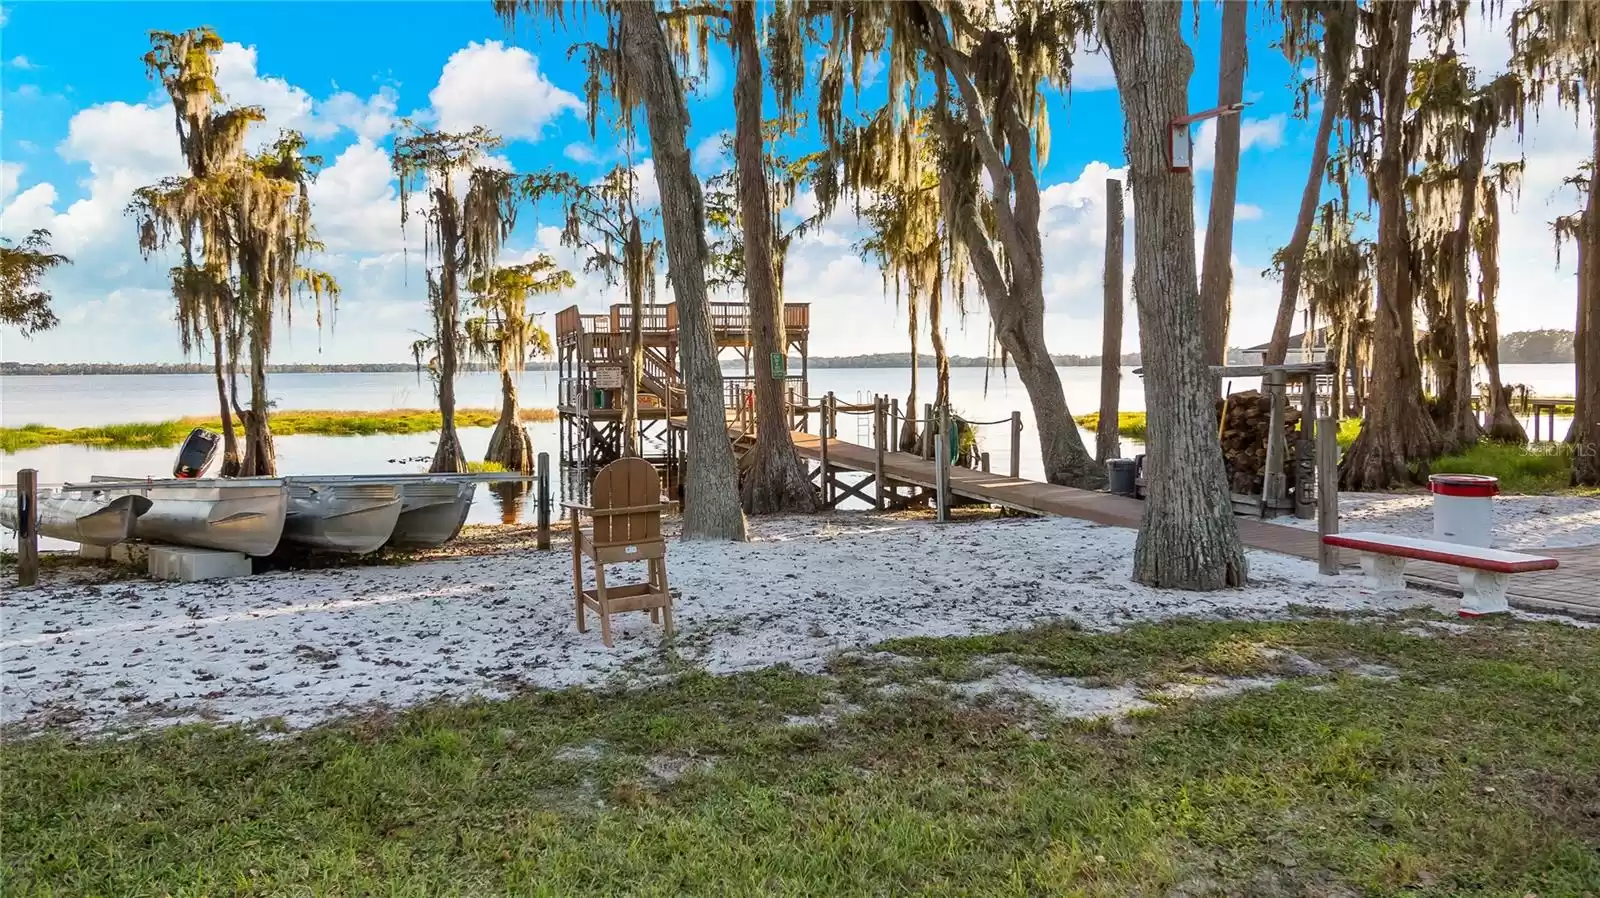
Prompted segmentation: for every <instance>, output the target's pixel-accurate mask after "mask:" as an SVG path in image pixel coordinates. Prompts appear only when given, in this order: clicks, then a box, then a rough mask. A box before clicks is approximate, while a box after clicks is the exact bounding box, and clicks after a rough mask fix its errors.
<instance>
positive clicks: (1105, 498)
mask: <svg viewBox="0 0 1600 898" xmlns="http://www.w3.org/2000/svg"><path fill="white" fill-rule="evenodd" d="M793 439H794V444H795V448H796V449H798V450H799V452H800V454H801V455H802V456H803V457H805V458H807V459H809V460H811V461H814V462H817V463H818V465H819V468H820V466H821V464H822V461H823V457H824V448H823V445H822V438H821V437H820V436H818V435H817V434H811V433H795V434H793ZM826 457H827V464H828V466H829V467H832V468H838V469H842V470H845V471H854V472H859V473H863V474H867V475H870V476H872V477H873V478H876V477H877V476H878V465H879V461H878V451H877V450H876V449H875V448H872V447H869V446H862V445H859V444H856V443H851V442H846V441H844V440H839V439H830V440H828V442H827V447H826ZM936 476H937V471H936V466H935V463H934V462H932V461H929V460H926V459H923V458H921V457H920V456H917V455H912V454H909V453H905V452H884V453H883V461H882V477H883V478H884V480H885V481H886V483H891V482H892V483H899V484H905V485H908V486H913V487H919V488H922V489H927V490H931V489H933V488H934V484H935V479H936ZM822 477H823V480H824V481H826V480H827V479H828V475H827V474H823V475H822ZM949 484H950V491H951V492H952V493H954V494H955V495H957V496H961V497H963V498H967V499H973V500H976V501H979V502H986V503H989V504H992V505H998V506H1001V507H1003V508H1009V509H1012V510H1015V511H1022V512H1027V513H1030V514H1037V515H1054V516H1058V517H1069V518H1080V519H1082V520H1086V521H1092V522H1093V523H1096V524H1104V525H1107V526H1111V527H1128V528H1137V527H1138V526H1139V520H1140V517H1141V516H1142V515H1143V514H1144V502H1142V501H1140V500H1138V499H1133V498H1129V497H1126V496H1115V495H1112V494H1110V493H1100V492H1091V491H1088V490H1080V489H1074V488H1072V487H1067V486H1057V485H1055V484H1051V483H1040V482H1038V481H1036V480H1024V479H1021V478H1016V477H1010V476H1007V475H1004V474H989V473H985V472H983V471H974V470H971V469H968V468H951V469H950V474H949ZM857 495H858V496H860V494H859V493H857ZM860 497H861V498H866V497H865V496H860ZM868 501H869V503H870V501H871V500H870V499H869V500H868ZM1238 527H1239V536H1240V538H1241V539H1242V540H1244V543H1245V545H1247V546H1249V547H1250V548H1253V549H1263V550H1266V551H1269V552H1278V553H1281V554H1284V555H1293V556H1296V557H1299V558H1306V559H1310V560H1312V561H1315V560H1316V559H1317V555H1318V551H1319V548H1320V542H1321V541H1320V540H1319V539H1318V537H1317V534H1316V533H1315V532H1313V531H1309V530H1300V529H1297V528H1294V527H1285V526H1282V525H1279V524H1269V523H1267V522H1265V521H1257V520H1250V519H1248V518H1239V519H1238ZM1540 551H1541V554H1545V555H1549V556H1552V557H1554V558H1558V559H1560V561H1561V566H1560V567H1559V568H1556V569H1555V570H1550V571H1535V572H1532V573H1527V574H1519V575H1518V576H1516V577H1513V578H1511V588H1510V593H1509V598H1510V601H1511V604H1512V605H1515V606H1517V607H1519V608H1524V609H1527V610H1530V611H1550V612H1559V613H1564V614H1577V615H1582V616H1585V617H1596V616H1600V589H1597V588H1596V584H1597V583H1600V547H1594V546H1588V547H1582V548H1573V549H1545V550H1540ZM1345 558H1346V559H1349V560H1347V561H1346V562H1345V564H1344V567H1346V568H1350V569H1354V568H1355V564H1354V561H1353V559H1352V558H1351V557H1350V554H1349V553H1345ZM1406 576H1407V578H1408V579H1410V580H1412V581H1415V582H1417V583H1418V584H1420V585H1423V586H1426V587H1430V588H1436V589H1443V590H1446V591H1449V592H1452V593H1459V591H1460V588H1459V587H1458V586H1457V584H1456V575H1455V568H1452V567H1449V566H1447V565H1441V564H1431V563H1427V562H1416V561H1414V562H1411V563H1410V564H1408V565H1407V566H1406Z"/></svg>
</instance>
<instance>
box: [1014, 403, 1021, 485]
mask: <svg viewBox="0 0 1600 898" xmlns="http://www.w3.org/2000/svg"><path fill="white" fill-rule="evenodd" d="M1021 477H1022V412H1012V413H1011V479H1013V480H1019V479H1021Z"/></svg>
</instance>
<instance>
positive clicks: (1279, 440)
mask: <svg viewBox="0 0 1600 898" xmlns="http://www.w3.org/2000/svg"><path fill="white" fill-rule="evenodd" d="M1285 384H1286V378H1285V376H1284V373H1283V372H1282V371H1268V372H1266V373H1265V374H1264V375H1262V378H1261V385H1262V386H1263V387H1266V389H1267V400H1268V403H1269V404H1268V406H1267V407H1268V409H1269V414H1268V417H1267V464H1266V469H1265V472H1264V474H1263V476H1262V478H1261V480H1262V483H1261V516H1262V517H1265V518H1270V517H1276V516H1277V514H1278V512H1279V510H1280V507H1281V506H1282V504H1283V500H1284V497H1285V495H1286V493H1287V491H1286V490H1285V489H1284V475H1283V448H1284V437H1283V412H1284V408H1285V406H1286V405H1287V404H1288V401H1289V398H1288V396H1287V395H1285V392H1286V391H1285Z"/></svg>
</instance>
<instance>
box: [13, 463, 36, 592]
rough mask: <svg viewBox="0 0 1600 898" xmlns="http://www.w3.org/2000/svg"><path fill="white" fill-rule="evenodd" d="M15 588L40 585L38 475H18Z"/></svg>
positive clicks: (28, 471)
mask: <svg viewBox="0 0 1600 898" xmlns="http://www.w3.org/2000/svg"><path fill="white" fill-rule="evenodd" d="M17 527H18V530H17V585H18V586H32V585H33V584H35V583H38V582H39V472H38V471H35V470H34V469H33V468H23V469H22V470H20V471H18V472H17Z"/></svg>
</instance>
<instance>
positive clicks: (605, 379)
mask: <svg viewBox="0 0 1600 898" xmlns="http://www.w3.org/2000/svg"><path fill="white" fill-rule="evenodd" d="M710 314H711V337H712V345H714V346H715V347H716V349H717V355H718V359H719V360H720V361H724V362H730V361H734V360H737V361H739V362H742V363H743V369H744V373H743V374H742V375H740V374H737V373H731V372H728V371H726V370H724V374H723V389H724V396H723V402H724V405H726V406H727V407H728V408H732V409H737V408H740V407H742V406H748V405H751V404H753V390H754V386H755V378H756V377H757V376H765V377H770V376H772V366H773V360H770V359H753V358H752V357H751V355H752V351H751V346H750V341H751V334H750V310H749V307H748V306H747V305H745V304H744V303H728V302H714V303H711V304H710ZM783 319H784V336H785V343H786V345H785V347H784V349H785V350H786V352H785V360H784V364H785V366H786V360H787V354H788V353H791V352H792V353H797V354H798V355H799V357H800V371H799V373H797V374H791V373H789V372H787V371H784V373H783V376H784V378H785V380H786V382H787V388H788V390H789V391H790V393H791V394H792V395H793V396H794V397H796V398H797V400H798V401H797V402H796V403H795V404H796V405H803V404H804V397H805V395H806V387H807V385H808V378H807V374H808V372H807V367H808V359H809V355H810V339H811V307H810V305H809V304H807V303H787V304H785V305H784V307H783ZM633 325H634V321H633V310H632V307H630V306H629V305H627V304H625V303H619V304H616V305H613V306H611V307H610V309H609V310H608V311H606V312H600V313H587V312H584V311H582V310H581V309H579V308H578V307H577V306H569V307H568V308H565V309H562V310H561V311H560V312H558V313H556V333H555V343H556V365H557V370H558V371H559V384H558V392H557V412H558V414H559V416H560V423H559V426H558V431H559V434H560V444H561V445H560V458H561V462H562V463H563V464H566V465H569V466H579V467H585V468H599V467H601V466H603V465H606V464H608V463H610V462H612V461H614V460H616V459H617V458H620V457H621V456H622V453H623V446H624V445H625V442H626V432H625V429H624V428H625V425H624V412H623V406H624V402H625V396H626V391H625V389H624V385H625V384H626V383H627V379H628V376H629V369H630V365H629V359H630V356H631V351H632V346H633V343H632V334H633V329H634V328H633ZM638 332H639V342H640V345H641V347H642V351H643V367H642V370H641V371H640V374H639V379H638V404H639V413H638V433H637V435H636V436H637V440H638V446H639V454H640V455H641V456H643V457H644V458H646V459H648V460H649V461H651V462H653V463H655V464H657V465H661V466H663V467H667V468H668V469H669V470H675V469H676V467H677V463H678V462H679V461H680V460H681V459H682V458H683V454H684V450H685V434H684V428H683V423H684V419H685V416H686V415H687V414H688V396H687V393H686V392H685V389H684V381H683V377H682V374H681V370H682V357H681V347H682V334H681V332H680V329H679V320H678V305H677V304H676V303H665V304H654V303H652V304H650V305H646V306H644V307H643V309H642V310H641V314H640V316H639V322H638ZM726 367H727V366H726V365H725V366H724V368H725V369H726Z"/></svg>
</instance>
